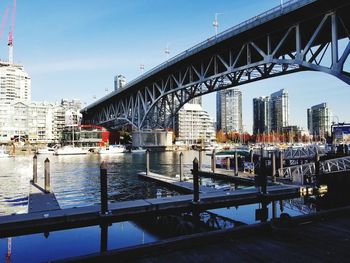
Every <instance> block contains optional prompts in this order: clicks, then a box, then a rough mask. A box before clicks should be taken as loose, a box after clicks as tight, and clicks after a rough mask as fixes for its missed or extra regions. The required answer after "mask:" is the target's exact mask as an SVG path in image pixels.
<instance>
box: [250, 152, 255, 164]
mask: <svg viewBox="0 0 350 263" xmlns="http://www.w3.org/2000/svg"><path fill="white" fill-rule="evenodd" d="M250 162H251V163H254V152H253V150H250Z"/></svg>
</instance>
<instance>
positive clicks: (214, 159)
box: [211, 149, 216, 173]
mask: <svg viewBox="0 0 350 263" xmlns="http://www.w3.org/2000/svg"><path fill="white" fill-rule="evenodd" d="M215 155H216V153H215V149H214V150H213V153H212V154H211V170H212V171H213V173H215V170H216V156H215Z"/></svg>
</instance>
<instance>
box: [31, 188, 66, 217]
mask: <svg viewBox="0 0 350 263" xmlns="http://www.w3.org/2000/svg"><path fill="white" fill-rule="evenodd" d="M59 209H61V208H60V206H59V204H58V202H57V199H56V196H55V194H54V193H45V190H44V189H42V188H41V187H40V186H38V185H36V184H33V183H31V184H30V194H29V197H28V213H35V212H43V211H52V210H59Z"/></svg>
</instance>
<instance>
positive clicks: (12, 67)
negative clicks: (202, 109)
mask: <svg viewBox="0 0 350 263" xmlns="http://www.w3.org/2000/svg"><path fill="white" fill-rule="evenodd" d="M30 99H31V79H30V77H29V75H28V73H27V72H26V71H24V68H23V66H22V65H19V64H9V63H8V62H0V103H1V104H10V103H11V102H13V101H15V100H22V101H30Z"/></svg>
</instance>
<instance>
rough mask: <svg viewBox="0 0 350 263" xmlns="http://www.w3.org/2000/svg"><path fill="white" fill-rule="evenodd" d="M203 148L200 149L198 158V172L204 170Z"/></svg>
mask: <svg viewBox="0 0 350 263" xmlns="http://www.w3.org/2000/svg"><path fill="white" fill-rule="evenodd" d="M202 159H203V156H202V148H201V149H199V158H198V170H202Z"/></svg>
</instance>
